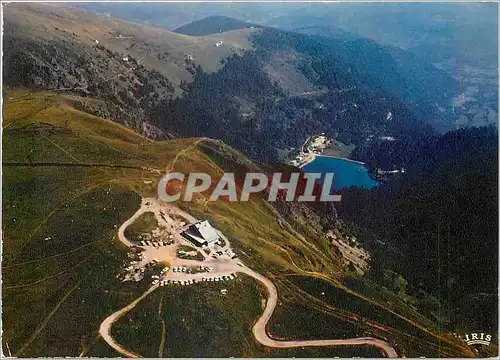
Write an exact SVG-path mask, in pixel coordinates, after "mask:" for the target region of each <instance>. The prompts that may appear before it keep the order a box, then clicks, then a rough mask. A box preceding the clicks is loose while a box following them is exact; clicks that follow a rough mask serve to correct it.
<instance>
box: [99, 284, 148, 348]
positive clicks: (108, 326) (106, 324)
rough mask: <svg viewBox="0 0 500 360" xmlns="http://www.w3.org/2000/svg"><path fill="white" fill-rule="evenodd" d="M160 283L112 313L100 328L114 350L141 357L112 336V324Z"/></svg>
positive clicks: (103, 336) (101, 333)
mask: <svg viewBox="0 0 500 360" xmlns="http://www.w3.org/2000/svg"><path fill="white" fill-rule="evenodd" d="M157 287H158V285H154V286H152V287H150V288H149V290H148V291H146V292H145V293H144V294H142V295H141V296H140V297H138V298H137V299H135V300H134V301H132V302H131V303H130V304H128V305H127V306H125V307H123V308H121V309H120V310H118V311H117V312H115V313H113V314H111V315H110V316H108V317H107V318H106V319H105V320H104V321H103V322H102V323H101V327H100V328H99V334H100V335H101V336H102V338H103V339H104V341H106V342H107V343H108V345H109V346H111V347H112V348H113V349H114V350H116V351H117V352H118V353H120V354H122V355H124V356H126V357H130V358H138V357H141V356H140V355H138V354H136V353H133V352H131V351H128V350H127V349H125V348H124V347H123V346H121V345H120V344H118V343H117V342H116V341H115V339H113V337H112V336H111V326H113V323H114V322H115V321H117V320H118V319H120V318H121V317H122V316H123V315H125V314H126V313H128V312H129V311H130V310H132V309H133V308H134V307H135V306H136V305H137V304H138V303H139V302H141V300H142V299H144V298H145V297H146V296H148V295H149V294H150V293H151V292H153V291H154V290H155V289H156V288H157Z"/></svg>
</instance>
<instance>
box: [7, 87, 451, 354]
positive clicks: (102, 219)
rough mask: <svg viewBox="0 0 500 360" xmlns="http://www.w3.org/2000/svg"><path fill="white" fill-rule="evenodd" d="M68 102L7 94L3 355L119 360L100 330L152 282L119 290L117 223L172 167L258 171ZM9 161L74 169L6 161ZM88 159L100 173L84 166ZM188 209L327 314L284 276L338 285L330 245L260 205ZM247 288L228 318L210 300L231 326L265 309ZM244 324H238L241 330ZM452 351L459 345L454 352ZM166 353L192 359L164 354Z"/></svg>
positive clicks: (234, 155)
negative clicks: (109, 359)
mask: <svg viewBox="0 0 500 360" xmlns="http://www.w3.org/2000/svg"><path fill="white" fill-rule="evenodd" d="M69 104H70V102H69V101H68V99H67V98H65V97H62V96H60V95H54V94H50V93H28V92H25V91H9V92H7V93H5V94H4V109H3V111H4V113H3V115H4V123H3V125H4V132H3V135H4V139H3V162H4V168H3V174H4V175H3V176H4V178H3V181H4V186H3V195H4V199H3V224H4V225H3V256H4V258H3V260H4V261H3V264H2V267H3V275H4V283H3V288H2V290H3V306H4V312H3V321H4V322H3V323H4V333H3V335H4V336H3V339H4V343H3V347H4V350H6V346H7V343H8V345H9V348H10V350H11V352H12V354H13V355H15V354H17V355H20V356H26V355H32V356H37V355H45V356H48V355H52V356H68V355H73V356H75V355H78V354H79V353H80V352H82V351H84V353H87V349H89V350H90V354H91V355H96V356H97V355H108V356H115V355H116V354H114V353H113V352H112V351H110V350H109V349H108V348H107V346H106V345H105V344H102V343H101V342H100V340H99V339H98V338H97V337H96V334H97V329H98V326H99V324H100V322H101V321H102V320H103V319H104V317H106V316H107V315H109V314H110V313H111V312H113V311H115V310H116V309H118V308H119V307H121V306H123V305H124V304H126V303H128V302H130V301H131V299H133V298H135V297H137V296H138V295H139V294H140V293H142V291H144V287H145V286H147V284H139V285H137V284H131V285H122V284H121V283H120V282H119V281H118V280H117V279H116V278H115V275H116V274H117V271H118V269H119V267H120V266H121V261H123V259H124V249H123V248H122V247H121V246H120V245H119V244H118V243H117V242H116V239H115V234H116V226H119V224H120V223H121V222H123V221H124V220H125V219H126V218H128V217H129V216H130V215H131V214H132V213H133V212H134V211H135V210H136V209H137V208H138V203H139V195H141V196H155V184H156V181H157V180H158V177H159V176H160V174H161V172H162V171H163V170H164V169H166V168H167V167H173V169H174V170H175V171H179V172H185V173H188V172H193V171H196V172H206V173H209V174H212V175H214V176H215V175H216V174H219V175H220V174H221V173H222V168H224V170H225V171H230V170H231V167H235V168H240V169H248V168H255V167H256V165H254V164H252V163H251V162H250V161H248V160H247V159H246V158H244V156H242V155H241V154H240V153H238V152H237V151H234V150H232V149H230V148H229V147H227V146H225V145H223V144H221V143H219V142H217V141H212V140H204V141H203V144H204V145H206V146H209V147H212V148H214V149H218V151H219V156H214V153H213V152H211V153H210V156H209V155H207V153H206V151H205V152H202V151H201V148H200V147H199V144H200V141H201V140H200V139H179V140H173V141H168V142H156V143H152V142H150V141H149V140H147V139H145V138H143V137H141V136H139V135H137V134H135V133H133V132H131V131H130V130H129V129H127V128H125V127H123V126H121V125H118V124H115V123H113V122H110V121H106V120H103V119H101V118H97V117H94V116H90V115H88V114H86V113H83V112H80V111H77V110H74V109H73V108H71V107H70V105H69ZM8 162H17V163H39V162H54V163H61V164H69V165H72V166H29V167H28V166H23V167H12V166H5V164H6V163H8ZM79 163H85V164H89V163H92V164H94V165H95V166H94V167H78V166H75V165H77V164H79ZM98 164H106V165H110V164H112V165H114V166H115V167H102V166H97V165H98ZM117 166H127V167H125V168H120V167H117ZM131 167H132V168H131ZM133 167H135V168H133ZM179 206H181V207H183V208H185V209H186V210H188V211H189V212H191V213H192V214H193V215H195V216H197V217H200V218H209V219H210V220H211V221H212V222H213V223H214V224H215V225H216V226H217V227H218V228H220V229H221V230H222V231H224V233H225V234H226V235H227V236H228V237H229V238H230V239H231V240H232V243H233V246H234V247H235V248H236V251H237V252H238V253H239V254H240V257H241V258H242V259H243V261H245V262H246V263H248V264H249V265H250V266H252V267H254V268H255V269H257V270H258V271H261V272H263V273H265V274H267V275H268V276H271V277H273V278H274V279H275V280H276V281H277V284H278V287H279V289H280V297H283V298H285V299H287V301H286V304H287V305H285V306H289V307H290V309H293V308H294V307H295V306H297V302H298V303H302V304H304V303H305V304H307V305H305V306H306V307H307V308H308V309H309V310H310V311H320V313H325V311H326V310H327V309H328V306H330V305H328V303H325V302H322V303H321V302H320V303H319V305H318V303H317V301H313V300H314V297H313V298H308V295H304V296H306V297H303V296H298V295H297V293H298V290H297V289H296V288H294V287H293V286H291V285H289V284H288V282H287V281H286V279H287V276H288V275H291V274H302V275H310V276H315V277H322V278H326V279H328V280H329V281H330V282H332V281H333V282H334V283H336V284H338V285H339V284H340V283H338V282H337V279H339V277H340V276H341V275H342V272H341V267H340V266H339V265H338V264H337V262H336V260H335V258H334V257H332V256H331V255H330V254H329V252H328V250H327V247H326V246H325V244H324V243H323V240H322V239H320V238H317V239H316V238H309V239H307V240H304V239H302V238H300V237H298V236H297V234H296V233H294V232H293V231H292V230H290V228H289V227H287V226H281V225H280V224H279V222H278V219H277V217H276V215H275V213H274V212H273V211H272V210H271V209H270V208H269V207H268V206H267V205H266V204H265V203H264V202H263V201H262V200H260V199H254V200H253V201H250V202H248V203H246V204H242V203H229V202H226V201H218V202H214V203H206V202H205V201H204V198H203V197H199V198H198V199H197V201H196V202H193V203H187V204H185V203H180V204H179ZM248 286H250V285H248ZM248 286H246V285H245V286H244V288H245V289H247V290H244V293H245V294H247V295H248V297H249V298H247V295H244V297H245V299H243V300H242V301H240V302H235V303H234V304H233V305H231V308H230V309H231V310H230V311H229V313H224V312H223V311H222V309H223V308H224V304H223V303H216V304H213V306H214V307H215V309H216V310H214V311H217V312H218V313H219V315H220V314H225V315H224V316H225V317H226V318H225V320H224V321H225V323H227V324H229V323H230V320H231V319H233V320H234V321H235V324H239V320H238V319H239V317H237V315H235V314H238V313H239V312H245V311H246V310H247V309H249V308H252V307H254V306H256V305H255V302H256V303H257V304H258V303H259V299H257V298H255V297H256V295H255V292H254V290H252V288H253V287H254V285H251V286H250V287H248ZM189 291H194V292H196V291H199V289H198V290H197V289H194V290H189ZM251 294H254V295H251ZM155 296H159V295H155ZM250 298H252V299H253V300H252V299H250ZM155 299H156V298H155ZM304 300H307V301H306V302H304ZM153 303H154V306H155V307H157V306H158V303H157V302H154V301H153ZM252 304H254V305H252ZM186 306H188V304H186ZM369 306H372V305H369ZM350 310H351V312H353V313H355V312H356V309H350ZM145 311H151V309H147V308H146V310H145ZM207 311H210V310H207ZM326 312H327V313H328V315H329V316H333V317H332V319H334V321H336V322H337V323H340V322H342V321H348V322H352V321H353V320H352V318H350V317H349V316H347V317H346V316H344V317H342V316H339V315H338V314H336V313H335V312H334V311H333V314H332V311H331V310H328V311H326ZM252 314H253V313H252ZM308 314H309V313H306V312H304V311H302V312H300V313H299V314H298V319H302V320H298V323H302V324H303V325H304V327H309V324H310V323H309V320H308V319H307V316H306V315H308ZM219 315H218V316H219ZM351 315H352V314H351ZM186 316H187V317H188V318H189V317H190V316H191V315H189V316H188V315H186ZM193 316H194V315H193ZM238 316H239V315H238ZM318 316H319V315H318ZM191 319H192V318H191ZM251 319H253V320H255V317H254V316H251V317H249V318H248V319H247V320H245V323H244V324H242V325H241V332H242V334H244V335H242V336H243V337H244V338H245V339H246V341H253V340H251V336H250V333H249V331H248V329H249V326H250V325H249V324H250V323H251V321H252V320H251ZM277 319H278V321H279V322H280V323H281V328H282V329H283V328H284V329H288V328H289V327H290V324H291V323H290V322H289V321H290V319H288V318H287V317H286V316H285V317H279V316H278V317H277ZM295 320H296V319H295ZM180 321H182V319H181V320H180ZM174 323H175V321H174ZM235 324H233V325H231V326H232V327H233V326H236V327H238V326H240V325H235ZM169 326H170V325H169ZM172 326H174V327H175V326H179V324H173V325H172ZM211 326H213V324H212V323H209V322H207V323H205V324H203V329H202V330H200V331H209V329H210V327H211ZM278 328H279V326H278ZM340 328H342V326H341V327H340ZM119 331H122V330H119ZM123 331H124V330H123ZM152 331H156V330H152ZM364 331H366V330H361V332H358V334H363V333H365V332H364ZM371 331H372V332H373V329H371ZM402 331H403V335H400V336H399V337H396V341H397V342H399V344H398V345H399V346H403V341H402V340H401V339H403V338H404V334H405V331H406V329H405V328H403V330H402ZM299 334H300V332H299ZM277 335H278V336H279V335H280V334H279V333H278V334H277ZM283 335H286V336H287V337H288V336H292V335H291V334H289V333H286V334H283ZM124 336H125V338H126V337H127V335H126V334H125V335H124ZM398 339H399V340H398ZM181 340H182V339H179V341H181ZM219 340H220V341H226V340H224V338H221V339H219ZM400 340H401V341H400ZM169 341H170V340H169ZM239 341H240V340H239ZM179 344H180V343H179ZM179 344H178V345H176V346H180V345H179ZM172 346H173V345H172ZM259 346H260V345H258V344H253V345H251V346H250V347H242V351H243V352H242V353H241V354H240V355H242V356H243V355H245V354H251V353H252V352H254V351H257V352H258V351H264V350H263V349H260V350H258V349H259ZM407 346H409V347H410V346H413V345H412V343H411V342H409V343H405V344H404V347H405V348H406V347H407ZM245 349H246V350H245ZM256 349H257V350H256ZM358 350H359V349H358ZM179 351H180V350H179ZM308 351H310V352H308ZM329 351H330V352H329ZM331 351H333V350H331V349H330V350H329V349H315V350H306V353H304V352H303V351H302V350H294V351H276V352H273V353H272V355H273V356H275V355H282V356H285V355H288V356H290V355H300V354H302V355H309V356H312V355H321V354H323V355H325V354H330V355H333V354H341V353H339V352H338V351H339V349H336V351H337V352H333V353H332V352H331ZM452 353H455V354H457V353H460V350H459V349H458V348H455V349H454V350H452ZM165 354H168V355H180V354H183V352H178V353H177V352H175V351H174V352H170V350H168V351H167V350H165ZM220 354H222V353H220ZM266 354H267V353H266ZM355 354H358V353H357V352H355Z"/></svg>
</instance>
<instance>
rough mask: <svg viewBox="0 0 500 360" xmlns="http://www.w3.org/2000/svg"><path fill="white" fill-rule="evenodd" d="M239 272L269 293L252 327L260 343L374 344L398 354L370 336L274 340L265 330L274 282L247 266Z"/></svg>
mask: <svg viewBox="0 0 500 360" xmlns="http://www.w3.org/2000/svg"><path fill="white" fill-rule="evenodd" d="M240 271H241V272H243V273H245V274H247V275H249V276H251V277H253V278H254V279H256V280H258V281H260V282H261V283H262V284H264V285H265V287H266V288H267V291H268V293H269V297H268V299H267V303H266V308H265V309H264V312H263V313H262V315H261V317H260V318H259V319H258V320H257V322H256V323H255V325H254V326H253V328H252V332H253V335H254V336H255V339H256V340H257V341H258V342H260V343H261V344H262V345H265V346H269V347H274V348H293V347H307V346H357V345H369V346H375V347H377V348H379V349H381V350H383V351H384V352H385V354H386V355H387V356H388V357H391V358H396V357H398V354H397V353H396V351H395V350H394V348H393V347H392V346H390V345H389V344H388V343H387V342H385V341H383V340H379V339H375V338H371V337H361V338H353V339H334V340H293V341H282V340H274V339H272V338H270V337H269V335H268V334H267V332H266V326H267V324H268V322H269V320H270V319H271V316H272V315H273V312H274V309H275V308H276V303H277V302H278V291H277V290H276V287H275V286H274V284H273V283H272V282H271V281H270V280H269V279H268V278H266V277H264V276H262V275H260V274H259V273H257V272H255V271H253V270H252V269H250V268H248V267H243V268H242V269H241V270H240Z"/></svg>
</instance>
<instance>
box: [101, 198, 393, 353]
mask: <svg viewBox="0 0 500 360" xmlns="http://www.w3.org/2000/svg"><path fill="white" fill-rule="evenodd" d="M146 200H147V201H146ZM146 202H149V204H150V205H148V206H146V205H145V203H146ZM154 202H155V200H154V199H143V201H142V206H141V208H140V209H139V210H138V211H137V212H136V213H135V214H134V215H133V216H132V217H131V218H130V219H128V220H127V221H125V222H124V223H123V224H122V226H120V229H119V230H118V237H119V239H120V241H121V242H122V243H124V244H125V245H126V246H129V247H130V246H133V244H132V243H131V242H130V241H129V240H128V239H127V238H126V237H125V229H126V228H127V226H129V225H130V224H132V223H133V222H134V221H135V220H136V219H137V218H138V217H139V216H140V215H142V214H143V213H144V212H146V211H151V210H153V209H154V210H158V211H159V209H157V206H158V204H154ZM155 208H156V209H155ZM168 208H169V210H170V211H171V212H176V213H177V214H180V213H182V214H183V215H184V217H185V218H187V217H190V216H189V214H186V213H184V212H182V210H180V209H177V208H175V207H174V206H173V205H171V204H169V205H168ZM189 220H190V221H191V220H196V219H194V218H192V217H190V219H189ZM225 242H226V244H228V243H229V242H228V240H227V239H225ZM176 261H178V262H182V264H179V265H184V264H185V265H188V266H189V265H195V266H196V265H200V264H202V263H203V264H210V265H213V266H214V267H215V271H214V272H213V273H198V274H186V273H168V275H167V277H168V278H172V279H176V280H191V279H195V280H200V279H201V277H203V276H223V275H228V274H230V273H236V272H240V273H244V274H247V275H249V276H251V277H253V278H254V279H255V280H257V281H260V282H261V283H262V284H264V286H265V287H266V289H267V292H268V299H267V302H266V307H265V309H264V312H263V313H262V315H261V316H260V318H259V319H258V320H257V322H256V323H255V325H254V326H253V328H252V333H253V335H254V337H255V339H256V340H257V341H258V342H260V343H261V344H262V345H265V346H269V347H273V348H294V347H308V346H360V345H368V346H374V347H377V348H379V349H381V350H382V351H384V353H385V354H386V355H387V356H388V357H391V358H395V357H398V355H397V353H396V351H395V350H394V348H393V347H392V346H390V345H389V343H387V342H386V341H383V340H379V339H375V338H371V337H360V338H353V339H332V340H292V341H282V340H275V339H272V338H271V337H269V335H268V334H267V332H266V326H267V324H268V323H269V320H270V319H271V317H272V315H273V312H274V309H275V308H276V304H277V302H278V290H277V289H276V287H275V286H274V284H273V283H272V282H271V281H270V280H269V279H268V278H266V277H265V276H263V275H261V274H259V273H257V272H256V271H254V270H252V269H250V268H249V267H247V266H245V265H244V264H242V263H241V262H240V261H239V260H237V259H236V260H229V259H224V260H223V259H220V260H212V259H206V260H205V261H196V260H180V259H176ZM157 288H158V285H155V286H152V287H151V288H150V289H149V290H148V291H146V292H145V293H144V294H142V295H141V296H140V297H139V298H137V299H136V300H134V301H133V302H131V303H130V304H129V305H127V306H125V307H124V308H122V309H120V310H118V311H117V312H115V313H113V314H112V315H111V316H109V317H107V318H106V319H105V320H104V321H103V322H102V324H101V327H100V330H99V333H100V334H101V336H102V338H103V339H104V340H105V341H106V342H107V343H108V344H109V345H110V346H111V347H112V348H113V349H115V350H116V351H117V352H118V353H120V354H122V355H124V356H127V357H140V355H138V354H135V353H133V352H131V351H128V350H127V349H125V348H123V347H122V346H121V345H120V344H118V343H117V342H116V341H115V340H114V339H113V337H112V336H111V326H112V325H113V323H114V322H115V321H117V320H118V319H119V318H121V317H122V316H123V315H125V314H126V313H127V312H129V311H130V310H131V309H133V308H134V307H135V306H136V305H137V304H138V303H139V302H140V301H141V300H142V299H144V298H145V297H146V296H147V295H149V294H150V293H151V292H153V291H154V290H155V289H157Z"/></svg>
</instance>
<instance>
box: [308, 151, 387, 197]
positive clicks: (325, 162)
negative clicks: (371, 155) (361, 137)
mask: <svg viewBox="0 0 500 360" xmlns="http://www.w3.org/2000/svg"><path fill="white" fill-rule="evenodd" d="M302 171H304V172H306V173H322V174H324V173H334V177H333V188H334V189H335V190H340V189H344V188H348V187H350V186H357V187H360V188H365V189H371V188H373V187H375V186H377V185H378V184H379V183H378V181H376V180H373V179H372V178H371V177H370V175H368V170H367V169H366V168H365V167H364V166H363V165H362V164H360V163H356V162H353V161H348V160H343V159H337V158H331V157H324V156H317V157H316V159H314V161H312V162H310V163H309V164H307V165H305V166H304V167H302Z"/></svg>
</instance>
